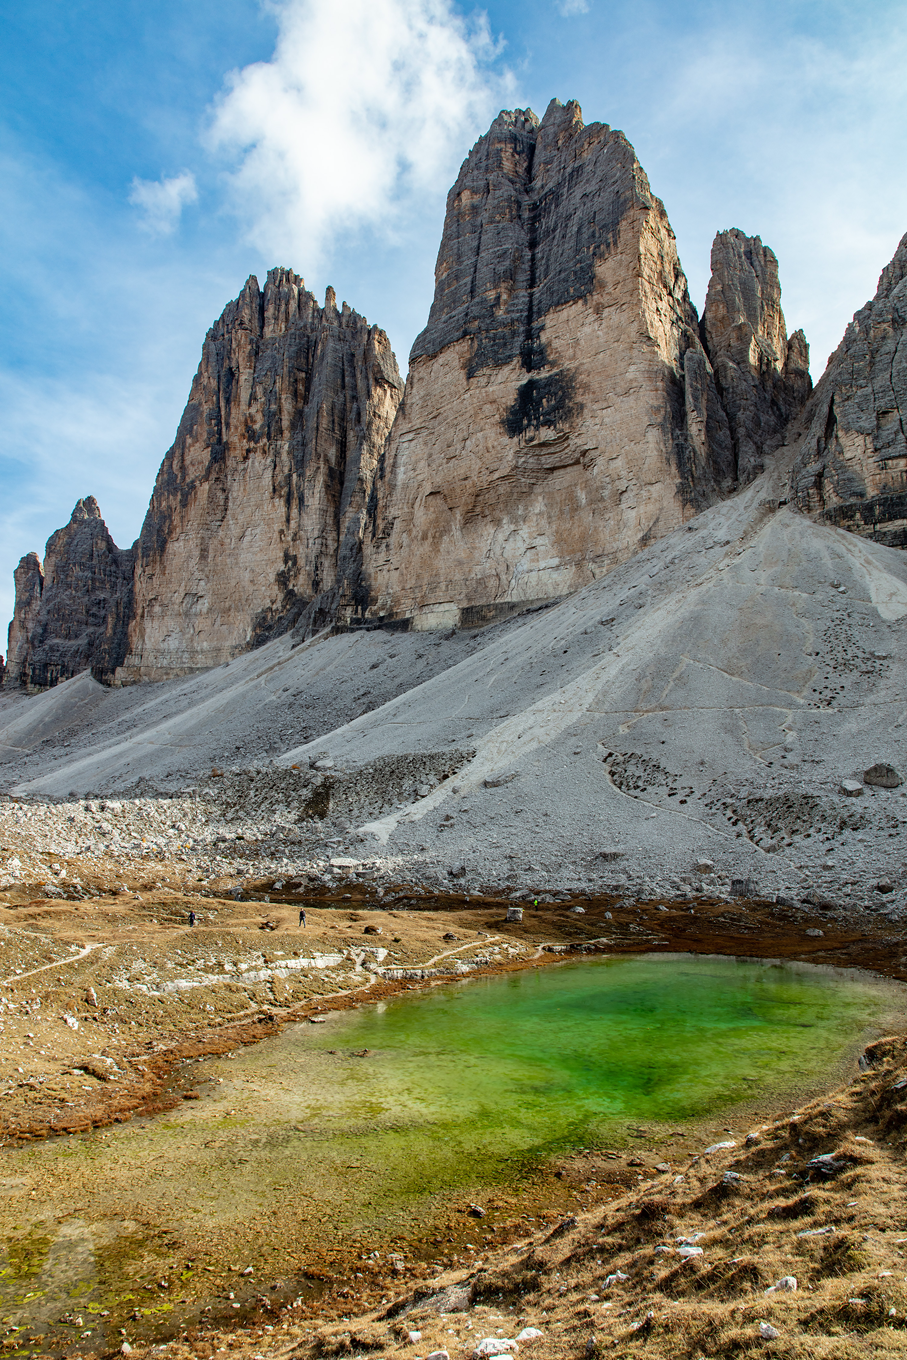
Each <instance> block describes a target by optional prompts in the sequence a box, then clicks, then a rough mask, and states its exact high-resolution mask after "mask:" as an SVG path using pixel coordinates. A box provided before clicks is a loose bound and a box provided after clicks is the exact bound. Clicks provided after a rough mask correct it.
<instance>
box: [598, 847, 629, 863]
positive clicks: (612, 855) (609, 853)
mask: <svg viewBox="0 0 907 1360" xmlns="http://www.w3.org/2000/svg"><path fill="white" fill-rule="evenodd" d="M626 853H627V852H626V850H617V849H614V848H610V849H608V850H599V852H598V857H599V859H603V860H604V861H605V863H606V864H613V863H614V861H615V860H618V859H623V857H624V855H625V854H626Z"/></svg>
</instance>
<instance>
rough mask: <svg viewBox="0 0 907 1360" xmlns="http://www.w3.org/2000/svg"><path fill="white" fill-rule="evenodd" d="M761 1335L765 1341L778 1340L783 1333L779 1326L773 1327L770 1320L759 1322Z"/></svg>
mask: <svg viewBox="0 0 907 1360" xmlns="http://www.w3.org/2000/svg"><path fill="white" fill-rule="evenodd" d="M759 1335H760V1336H761V1337H762V1339H763V1341H777V1340H778V1337H779V1336H780V1335H781V1333H780V1332H779V1331H778V1328H777V1327H773V1326H772V1324H771V1323H770V1322H760V1323H759Z"/></svg>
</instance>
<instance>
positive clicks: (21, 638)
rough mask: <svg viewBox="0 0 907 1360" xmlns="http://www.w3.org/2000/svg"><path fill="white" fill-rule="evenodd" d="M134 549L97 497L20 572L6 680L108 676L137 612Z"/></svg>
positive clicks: (40, 682) (28, 682)
mask: <svg viewBox="0 0 907 1360" xmlns="http://www.w3.org/2000/svg"><path fill="white" fill-rule="evenodd" d="M132 570H133V553H132V550H125V551H123V550H121V549H119V548H118V547H117V546H116V544H115V543H114V541H113V539H112V538H111V536H110V533H109V532H108V529H107V525H106V524H105V523H104V520H103V519H102V517H101V511H100V509H99V507H98V503H97V501H96V500H95V498H94V497H93V496H86V497H85V498H84V499H83V500H78V501H76V504H75V508H74V509H73V512H72V516H71V518H70V521H69V523H68V524H67V525H66V526H65V527H64V528H63V529H58V530H57V532H56V533H54V534H52V535H51V536H50V538H49V539H48V540H47V546H46V548H45V552H44V562H43V564H42V563H41V561H40V560H39V558H38V556H37V554H36V553H29V554H28V555H27V556H26V557H23V558H22V560H21V562H20V563H19V566H18V567H17V568H16V572H15V584H16V604H15V610H14V614H13V621H12V623H11V624H10V628H9V646H8V655H7V669H6V675H5V677H4V682H5V683H6V684H19V685H24V686H26V687H27V688H47V687H48V686H50V685H56V684H58V683H59V682H60V681H61V680H68V679H69V678H70V677H71V676H73V675H78V674H79V673H80V672H81V671H84V670H91V672H92V674H93V675H94V677H95V679H97V680H102V681H109V680H110V678H111V677H112V675H113V673H114V671H115V670H116V667H117V666H118V665H120V663H121V662H122V660H123V657H124V655H125V651H126V630H127V628H128V625H129V620H130V617H131V612H132Z"/></svg>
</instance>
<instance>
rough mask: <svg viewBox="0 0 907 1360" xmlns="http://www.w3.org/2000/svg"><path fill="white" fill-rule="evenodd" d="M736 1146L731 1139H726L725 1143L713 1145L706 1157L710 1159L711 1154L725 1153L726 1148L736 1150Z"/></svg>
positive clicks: (708, 1148) (707, 1151)
mask: <svg viewBox="0 0 907 1360" xmlns="http://www.w3.org/2000/svg"><path fill="white" fill-rule="evenodd" d="M736 1146H737V1144H736V1143H735V1142H733V1141H732V1140H731V1139H726V1140H725V1141H724V1142H723V1143H713V1144H712V1146H711V1147H707V1148H706V1150H705V1154H704V1155H705V1156H706V1157H708V1155H709V1153H710V1152H724V1150H725V1148H735V1147H736Z"/></svg>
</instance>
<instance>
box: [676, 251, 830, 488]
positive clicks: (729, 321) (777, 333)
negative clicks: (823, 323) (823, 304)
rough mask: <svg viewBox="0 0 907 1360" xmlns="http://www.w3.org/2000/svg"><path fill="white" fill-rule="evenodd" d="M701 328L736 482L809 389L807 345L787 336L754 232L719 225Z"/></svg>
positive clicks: (769, 446)
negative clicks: (731, 450)
mask: <svg viewBox="0 0 907 1360" xmlns="http://www.w3.org/2000/svg"><path fill="white" fill-rule="evenodd" d="M701 335H702V341H703V345H704V346H705V350H706V353H707V354H708V356H709V360H710V362H711V365H712V368H713V370H714V373H715V381H716V383H717V385H718V394H719V396H720V398H721V404H722V406H723V407H724V409H725V411H726V413H727V417H728V423H729V425H730V430H731V439H732V441H733V445H734V460H735V464H736V470H737V478H738V480H739V481H740V482H749V481H752V479H753V477H755V476H756V475H757V474H758V473H759V472H761V471H762V469H763V467H764V464H765V458H766V457H767V455H769V454H771V453H774V451H775V450H776V449H777V448H779V447H780V445H781V444H783V443H784V431H785V429H786V427H787V425H788V423H789V422H790V420H791V418H792V417H793V416H795V415H796V414H797V412H798V411H799V410H800V408H801V407H802V405H803V403H804V402H805V401H806V400H807V398H808V397H809V394H810V392H811V391H812V381H811V380H810V376H809V346H808V345H807V343H806V337H805V335H804V334H803V332H802V331H800V330H798V331H795V332H794V334H793V335H792V336H791V337H790V339H788V336H787V327H786V325H785V322H784V313H783V312H782V310H781V285H780V283H779V281H778V261H777V259H776V258H775V255H774V252H773V251H771V250H769V248H768V246H764V245H763V244H762V242H761V240H760V239H759V237H758V236H745V235H744V233H743V232H742V231H738V230H737V229H736V228H735V229H733V230H731V231H720V232H718V234H717V236H716V237H715V241H714V243H713V245H712V277H711V281H710V283H709V291H708V295H707V297H706V302H705V310H704V311H703V314H702V325H701Z"/></svg>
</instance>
